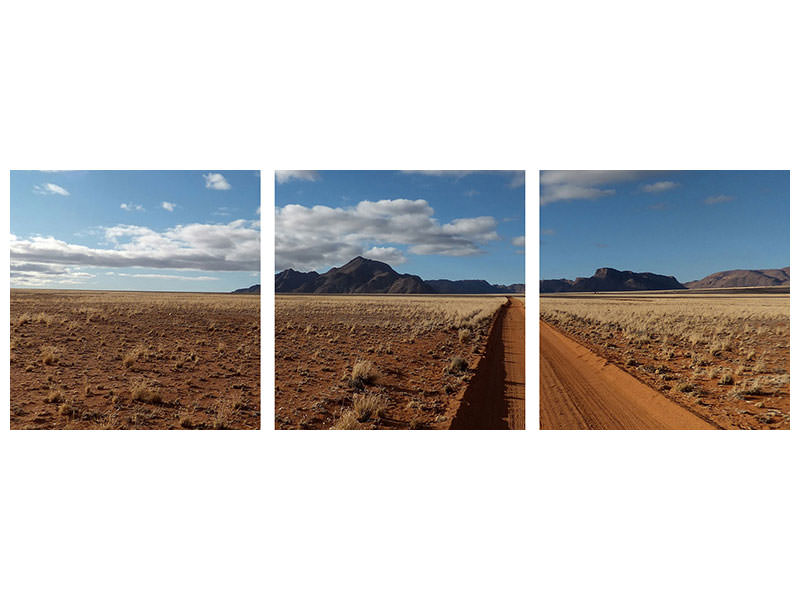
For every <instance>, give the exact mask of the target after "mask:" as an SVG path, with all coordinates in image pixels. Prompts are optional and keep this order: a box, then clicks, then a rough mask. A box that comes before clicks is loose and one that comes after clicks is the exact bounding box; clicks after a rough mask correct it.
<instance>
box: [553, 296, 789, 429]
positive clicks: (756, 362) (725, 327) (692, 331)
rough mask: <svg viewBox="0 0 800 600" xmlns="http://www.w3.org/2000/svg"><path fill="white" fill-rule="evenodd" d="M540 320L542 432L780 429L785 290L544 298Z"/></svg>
mask: <svg viewBox="0 0 800 600" xmlns="http://www.w3.org/2000/svg"><path fill="white" fill-rule="evenodd" d="M766 291H769V292H770V293H765V292H766ZM540 318H541V324H540V349H541V354H540V373H541V375H540V425H541V427H542V428H543V429H627V428H634V429H638V428H641V429H704V428H706V429H709V428H710V429H788V428H789V383H790V378H789V294H788V288H784V289H778V288H774V289H769V290H747V289H740V290H734V289H725V290H719V291H716V290H715V291H709V292H707V293H696V292H695V291H676V292H607V293H583V294H579V293H572V294H545V295H542V296H541V297H540Z"/></svg>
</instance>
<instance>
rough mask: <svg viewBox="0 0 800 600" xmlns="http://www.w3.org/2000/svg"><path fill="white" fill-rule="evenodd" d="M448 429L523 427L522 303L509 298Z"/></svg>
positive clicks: (523, 327) (523, 344)
mask: <svg viewBox="0 0 800 600" xmlns="http://www.w3.org/2000/svg"><path fill="white" fill-rule="evenodd" d="M450 429H525V305H524V304H523V303H522V302H521V301H520V300H518V299H516V298H508V302H506V304H504V305H503V306H502V307H501V308H500V311H499V313H498V315H497V317H496V318H495V321H494V323H493V325H492V329H491V331H490V332H489V338H488V340H487V342H486V350H485V352H484V355H483V357H481V360H480V362H479V363H478V366H477V368H476V372H475V375H474V376H473V378H472V380H471V381H470V383H469V385H468V386H467V389H466V390H465V391H464V393H463V395H462V397H461V402H460V404H459V408H458V411H457V412H456V415H455V417H454V418H453V422H452V423H451V425H450Z"/></svg>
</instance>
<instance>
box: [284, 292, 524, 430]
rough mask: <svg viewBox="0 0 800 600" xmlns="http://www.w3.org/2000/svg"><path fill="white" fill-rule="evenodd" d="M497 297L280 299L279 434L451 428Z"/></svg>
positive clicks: (499, 300)
mask: <svg viewBox="0 0 800 600" xmlns="http://www.w3.org/2000/svg"><path fill="white" fill-rule="evenodd" d="M507 302H508V300H507V298H506V297H503V296H420V295H402V296H385V295H381V296H349V295H348V296H344V295H306V296H302V295H279V296H277V297H276V300H275V426H276V428H278V429H331V428H333V429H447V428H449V427H450V425H451V423H452V421H453V418H454V417H455V415H456V412H457V410H458V407H459V395H460V393H462V392H463V390H464V389H465V387H466V385H467V383H468V382H469V380H470V378H471V377H472V375H473V373H474V369H475V366H476V365H477V363H478V361H479V359H480V355H481V353H482V351H483V349H484V345H485V343H486V339H487V336H488V333H489V329H490V326H491V324H492V322H493V318H494V317H495V315H496V314H497V312H498V310H499V309H500V307H501V306H504V305H506V304H507Z"/></svg>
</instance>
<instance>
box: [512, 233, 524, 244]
mask: <svg viewBox="0 0 800 600" xmlns="http://www.w3.org/2000/svg"><path fill="white" fill-rule="evenodd" d="M511 245H512V246H524V245H525V236H524V235H520V236H517V237H515V238H511Z"/></svg>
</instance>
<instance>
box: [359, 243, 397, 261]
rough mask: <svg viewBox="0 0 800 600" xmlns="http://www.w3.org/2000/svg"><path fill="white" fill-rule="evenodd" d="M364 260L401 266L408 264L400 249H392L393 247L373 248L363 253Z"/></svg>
mask: <svg viewBox="0 0 800 600" xmlns="http://www.w3.org/2000/svg"><path fill="white" fill-rule="evenodd" d="M363 256H364V258H369V259H372V260H379V261H381V262H385V263H388V264H390V265H401V264H403V263H404V262H406V257H405V256H403V253H402V252H401V251H400V249H399V248H392V247H391V246H388V247H386V246H384V247H378V246H373V247H372V248H370V249H369V250H367V251H366V252H364V253H363Z"/></svg>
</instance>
